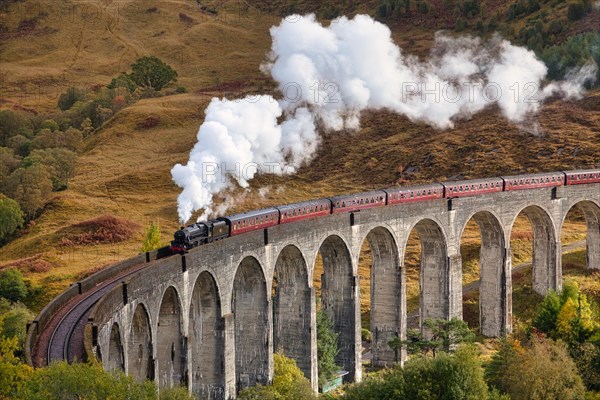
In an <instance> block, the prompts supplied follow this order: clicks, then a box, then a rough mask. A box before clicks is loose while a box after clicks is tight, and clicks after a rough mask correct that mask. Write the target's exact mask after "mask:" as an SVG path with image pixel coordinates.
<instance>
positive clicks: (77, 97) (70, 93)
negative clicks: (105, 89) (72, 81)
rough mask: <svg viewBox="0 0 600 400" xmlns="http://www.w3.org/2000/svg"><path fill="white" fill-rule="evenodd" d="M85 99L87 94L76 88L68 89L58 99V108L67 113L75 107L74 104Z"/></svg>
mask: <svg viewBox="0 0 600 400" xmlns="http://www.w3.org/2000/svg"><path fill="white" fill-rule="evenodd" d="M84 99H85V92H84V91H83V90H80V89H78V88H76V87H74V86H71V87H69V88H68V89H67V91H66V92H64V93H62V94H61V95H60V96H59V97H58V108H60V109H61V110H63V111H65V110H68V109H69V108H71V107H73V104H75V103H77V102H78V101H82V100H84Z"/></svg>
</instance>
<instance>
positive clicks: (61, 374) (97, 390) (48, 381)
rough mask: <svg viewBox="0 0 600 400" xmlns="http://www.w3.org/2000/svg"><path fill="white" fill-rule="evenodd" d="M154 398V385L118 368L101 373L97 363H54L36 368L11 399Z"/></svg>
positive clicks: (130, 399)
mask: <svg viewBox="0 0 600 400" xmlns="http://www.w3.org/2000/svg"><path fill="white" fill-rule="evenodd" d="M157 397H158V396H157V393H156V386H155V385H154V383H152V382H150V381H146V382H143V383H137V382H135V381H134V379H133V378H132V377H129V376H127V375H125V374H124V373H123V372H121V371H112V372H105V371H104V370H103V369H102V367H100V366H99V365H92V364H83V363H73V364H71V365H69V364H67V363H66V362H57V363H53V364H51V365H50V366H49V367H46V368H38V369H36V370H35V371H34V373H33V374H32V375H31V377H30V378H29V379H28V380H27V381H26V382H25V383H24V385H22V387H21V388H20V390H18V392H17V395H16V396H15V397H14V399H15V400H47V399H128V400H143V399H148V400H156V399H157Z"/></svg>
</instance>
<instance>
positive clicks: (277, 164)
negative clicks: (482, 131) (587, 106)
mask: <svg viewBox="0 0 600 400" xmlns="http://www.w3.org/2000/svg"><path fill="white" fill-rule="evenodd" d="M270 33H271V37H272V40H273V43H272V47H271V52H270V53H269V54H268V55H267V61H266V62H265V63H264V64H263V65H261V70H262V71H263V72H264V73H266V74H268V75H270V76H271V77H272V78H273V79H274V80H275V81H276V82H277V84H278V89H279V92H280V97H281V99H279V100H275V99H274V98H273V97H272V96H270V95H264V96H254V97H246V98H245V99H241V100H240V99H238V100H227V99H220V100H219V99H216V98H215V99H213V100H212V101H211V103H210V104H209V106H208V107H207V109H206V118H205V120H204V123H203V124H202V125H201V127H200V129H199V131H198V142H197V143H196V145H195V146H194V148H193V149H192V151H191V153H190V159H189V161H188V163H187V165H180V164H177V165H175V167H173V169H172V171H171V172H172V176H173V180H174V181H175V183H176V184H177V185H178V186H180V187H181V188H183V190H182V192H181V194H180V195H179V198H178V212H179V217H180V220H181V222H185V221H187V220H188V219H189V218H190V217H191V215H192V213H193V212H194V211H196V210H199V209H204V213H203V214H202V216H201V217H200V219H205V218H208V217H209V216H211V215H212V214H213V211H215V210H214V207H213V206H212V197H213V195H214V194H216V193H218V192H220V191H222V190H224V189H226V188H228V187H230V186H231V185H232V184H234V183H237V184H238V185H239V186H241V187H247V186H248V180H250V179H252V178H253V177H254V175H255V174H256V173H257V172H258V171H260V172H268V173H274V174H280V175H281V174H288V173H293V172H294V171H295V170H294V168H291V167H285V165H300V164H302V163H304V162H307V161H309V160H310V159H311V157H312V155H313V154H314V152H315V150H316V149H317V147H318V144H319V136H318V134H317V131H316V126H317V125H318V126H320V127H322V128H323V129H325V130H342V129H347V130H355V129H358V128H359V127H360V115H361V112H363V111H364V110H383V109H385V110H389V111H392V112H395V113H398V114H401V115H404V116H406V117H407V118H409V119H410V120H411V121H414V122H421V123H425V124H428V125H431V126H433V127H436V128H439V129H446V128H452V127H453V126H454V122H455V121H456V120H458V119H461V118H465V117H469V116H472V115H473V114H475V113H477V112H479V111H481V110H483V109H484V108H486V107H489V106H491V105H496V106H497V107H498V108H499V109H500V111H501V113H502V115H503V116H504V117H505V118H506V119H508V120H509V121H512V122H514V123H517V124H520V123H522V122H523V121H525V120H526V119H528V118H531V116H532V115H535V113H536V112H538V111H539V109H540V107H541V105H542V104H543V101H544V100H545V99H546V98H548V97H550V96H557V95H558V96H562V97H564V98H577V97H578V96H580V95H581V93H582V91H583V85H584V83H585V81H586V80H588V79H590V78H591V77H592V76H594V74H595V69H594V68H595V66H593V67H591V66H589V67H585V68H582V69H581V70H580V71H578V72H577V73H574V74H573V75H572V76H571V79H569V80H568V81H565V82H552V83H550V84H548V85H546V86H543V85H542V83H543V81H544V79H545V77H546V73H547V68H546V66H545V65H544V63H543V62H542V61H540V60H539V59H537V58H536V56H535V54H534V53H533V52H532V51H530V50H527V49H525V48H523V47H519V46H514V45H512V44H511V43H510V42H508V41H506V40H503V39H502V38H500V37H499V36H496V37H494V38H492V39H491V40H489V41H486V42H483V41H482V40H480V39H479V38H474V37H470V36H462V37H458V38H456V37H450V36H447V35H444V34H443V33H438V34H437V35H436V37H435V42H434V45H433V47H432V49H431V52H430V56H429V57H428V59H427V60H420V59H419V58H417V57H415V56H411V55H405V54H403V52H402V49H401V48H400V47H398V46H397V45H396V44H395V43H394V41H393V40H392V35H391V31H390V29H389V28H388V27H387V26H385V25H383V24H381V23H379V22H376V21H374V20H373V19H372V18H371V17H369V16H366V15H357V16H355V17H354V18H352V19H348V18H346V17H341V18H338V19H336V20H335V21H332V22H331V24H330V25H329V26H323V25H322V24H321V23H319V22H318V21H317V20H316V18H315V16H314V15H307V16H303V17H301V16H297V15H295V16H290V17H288V18H286V19H284V20H282V22H281V24H280V25H279V26H274V27H272V28H271V30H270ZM248 166H253V167H254V168H249V167H248ZM265 166H266V167H267V168H265ZM228 205H229V204H228ZM225 208H226V207H225ZM218 211H219V212H224V211H225V210H224V209H223V207H220V209H219V210H218Z"/></svg>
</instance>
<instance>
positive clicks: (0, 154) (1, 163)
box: [0, 147, 21, 192]
mask: <svg viewBox="0 0 600 400" xmlns="http://www.w3.org/2000/svg"><path fill="white" fill-rule="evenodd" d="M20 164H21V159H20V158H19V157H17V156H15V153H14V152H13V151H12V149H10V148H8V147H0V183H2V182H3V181H4V180H5V179H6V178H8V176H9V175H10V174H11V173H12V172H13V171H14V170H15V169H17V168H18V167H19V165H20ZM0 187H2V188H3V187H4V185H2V186H0ZM0 191H2V192H5V190H2V189H0Z"/></svg>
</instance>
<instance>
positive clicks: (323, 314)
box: [317, 309, 341, 385]
mask: <svg viewBox="0 0 600 400" xmlns="http://www.w3.org/2000/svg"><path fill="white" fill-rule="evenodd" d="M338 335H339V334H338V333H336V332H335V331H334V330H333V321H332V319H331V317H330V316H329V314H327V311H326V310H324V309H320V310H319V311H317V360H318V366H317V367H318V369H319V385H323V384H324V383H325V382H327V381H328V380H330V379H332V378H334V377H335V374H336V372H337V371H339V370H341V368H340V367H339V366H338V365H336V363H335V357H336V356H337V354H338V352H339V349H338V342H337V340H338Z"/></svg>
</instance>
